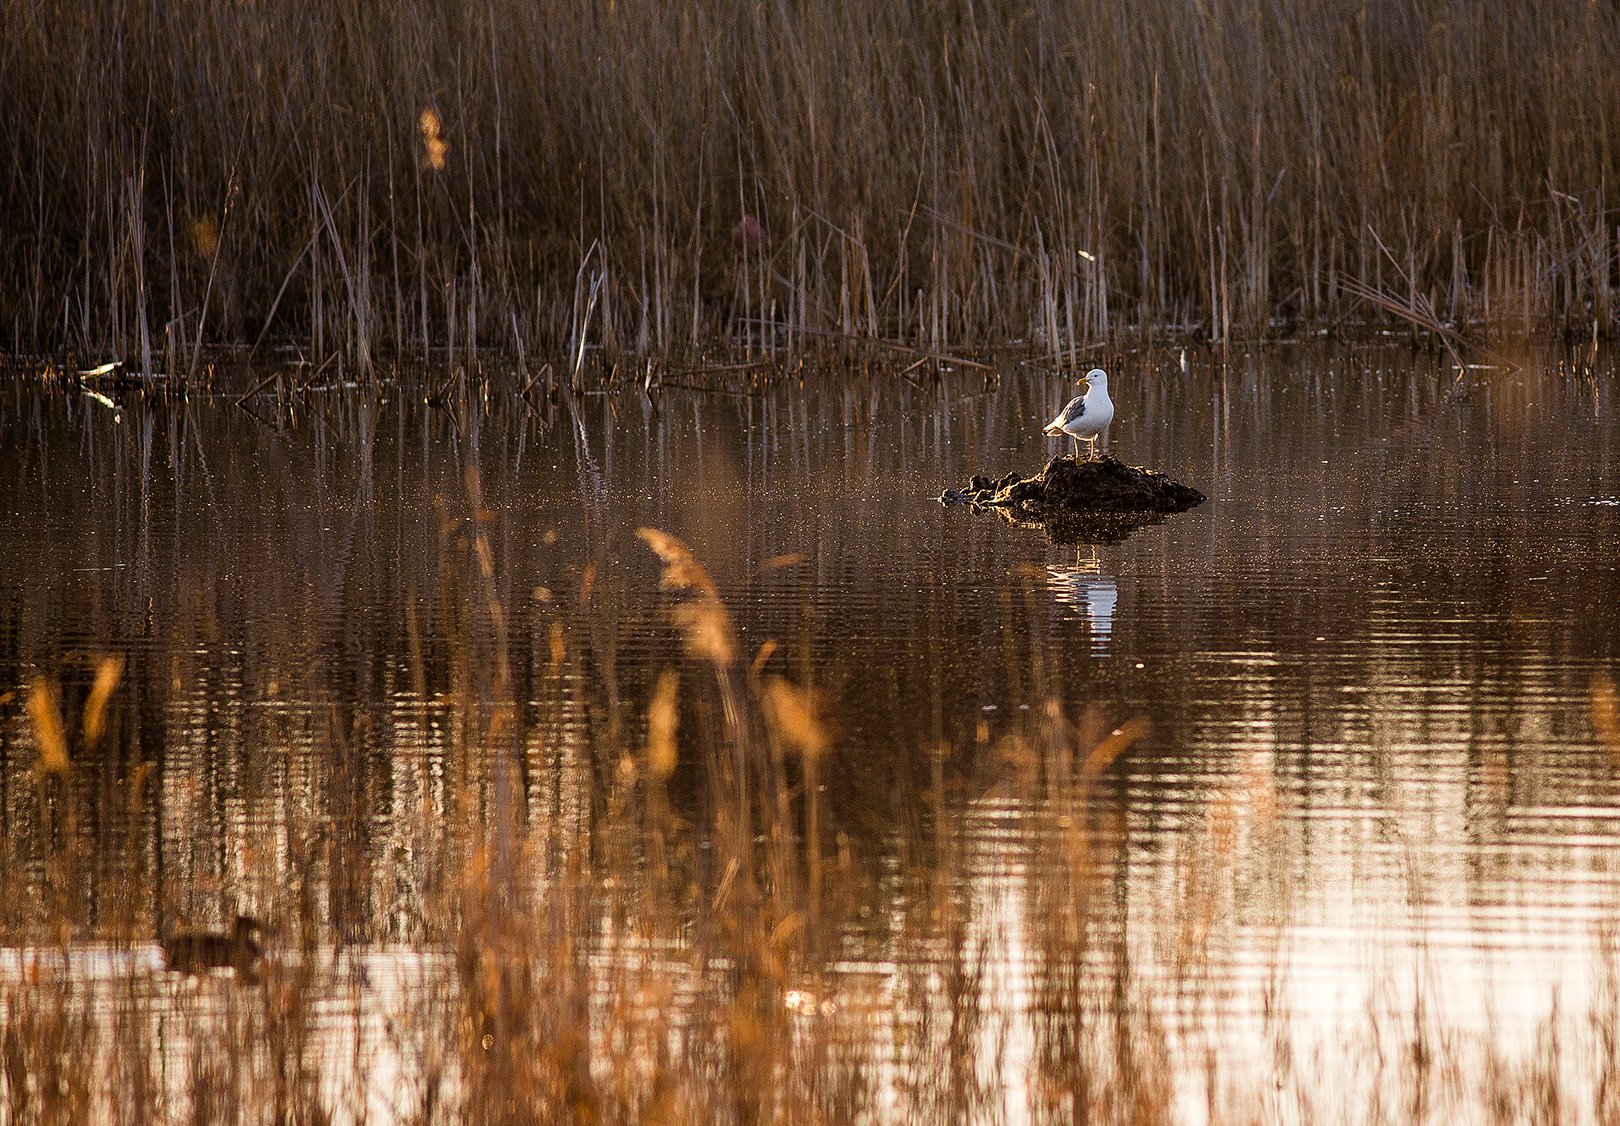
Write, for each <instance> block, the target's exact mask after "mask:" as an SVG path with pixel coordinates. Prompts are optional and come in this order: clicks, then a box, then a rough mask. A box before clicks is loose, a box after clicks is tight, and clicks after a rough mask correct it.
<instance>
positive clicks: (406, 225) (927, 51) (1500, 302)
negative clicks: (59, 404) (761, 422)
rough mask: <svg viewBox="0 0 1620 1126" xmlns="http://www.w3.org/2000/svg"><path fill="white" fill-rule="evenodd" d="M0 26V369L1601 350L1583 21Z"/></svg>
mask: <svg viewBox="0 0 1620 1126" xmlns="http://www.w3.org/2000/svg"><path fill="white" fill-rule="evenodd" d="M0 14H3V18H0V29H3V30H0V82H3V89H4V92H5V111H4V114H3V115H0V154H3V156H4V161H3V164H0V247H3V248H4V253H0V339H4V340H6V341H8V342H9V343H8V345H7V346H8V347H9V348H11V349H24V348H36V349H64V348H67V349H77V350H81V351H84V352H89V353H95V354H97V355H98V356H104V355H105V354H106V352H107V351H109V350H110V351H113V352H116V353H118V354H120V355H122V356H124V357H125V358H126V359H128V360H129V361H130V362H131V363H132V364H133V363H134V362H136V361H137V360H138V361H139V363H140V365H141V368H142V370H143V371H146V372H151V371H155V370H160V369H161V370H163V371H166V372H170V373H179V374H195V373H196V372H197V370H198V360H197V357H198V355H199V354H200V348H201V346H203V345H205V344H211V343H225V344H254V343H259V342H263V341H276V340H286V341H291V342H294V343H296V344H297V345H298V346H299V347H300V348H303V349H305V350H307V351H308V352H309V353H312V354H313V355H315V356H316V357H323V356H332V355H337V356H342V357H344V358H345V359H346V360H347V361H349V362H352V363H354V364H357V365H359V366H360V367H361V368H365V367H367V366H369V365H371V364H373V363H375V362H376V359H377V357H379V356H381V355H383V354H385V353H387V352H390V351H395V352H421V351H423V350H432V351H435V352H448V353H450V354H459V353H465V352H472V351H475V350H477V349H479V348H491V347H493V348H498V349H503V350H507V351H508V352H510V353H512V354H516V355H520V356H526V357H535V358H536V359H537V363H538V361H539V360H547V359H549V360H551V361H553V362H554V363H556V364H557V368H558V370H560V371H576V372H577V371H578V370H579V369H581V368H582V367H585V366H591V367H594V366H595V365H596V364H597V363H598V362H601V363H602V364H603V365H604V370H608V369H610V368H611V366H612V365H613V364H615V363H617V364H625V363H631V362H635V361H638V360H643V359H646V358H659V359H664V360H667V359H669V358H671V357H678V356H682V355H685V354H688V353H691V352H695V351H698V350H701V349H706V348H713V347H715V346H717V345H726V346H735V347H736V348H738V349H740V350H742V351H744V352H755V351H758V350H761V349H764V350H770V351H782V350H788V351H791V350H793V349H796V348H800V347H806V348H808V347H824V346H825V345H826V344H827V342H828V341H833V342H837V341H842V340H848V339H852V338H858V339H869V340H884V341H888V342H890V343H896V344H903V345H905V346H906V347H908V348H912V349H918V350H921V351H922V352H923V353H924V354H938V353H941V352H945V351H947V350H950V349H958V348H963V347H971V346H976V345H990V344H1001V343H1005V342H1008V341H1025V342H1029V343H1031V344H1033V345H1036V346H1039V347H1042V348H1046V349H1050V350H1053V351H1058V350H1063V349H1067V348H1072V347H1077V346H1081V345H1083V344H1085V343H1086V342H1088V341H1094V340H1097V339H1100V338H1106V337H1108V336H1109V335H1110V334H1112V333H1116V332H1118V331H1120V330H1121V329H1122V328H1125V327H1126V326H1138V327H1140V328H1142V329H1144V330H1147V331H1150V332H1154V331H1158V330H1160V329H1164V328H1166V327H1170V328H1176V327H1179V328H1182V329H1190V330H1194V331H1197V332H1199V333H1201V334H1203V335H1205V336H1207V337H1211V338H1219V339H1226V338H1228V337H1229V336H1232V335H1234V334H1250V335H1254V334H1266V333H1270V332H1276V331H1279V330H1284V329H1286V328H1287V327H1288V326H1292V325H1316V326H1328V327H1332V326H1337V325H1341V324H1342V323H1343V322H1344V320H1345V319H1346V318H1348V317H1356V316H1361V315H1364V314H1368V315H1377V314H1379V313H1380V312H1388V311H1389V310H1390V309H1391V308H1394V309H1396V310H1412V311H1417V312H1418V313H1420V314H1421V317H1418V318H1415V319H1414V323H1416V321H1417V320H1423V321H1434V322H1436V323H1438V324H1441V325H1443V326H1446V327H1447V330H1448V331H1455V330H1459V329H1466V328H1468V327H1470V326H1480V325H1485V326H1489V328H1490V330H1491V331H1492V332H1507V333H1514V334H1518V333H1524V332H1531V331H1538V330H1545V329H1561V330H1563V331H1564V332H1566V333H1569V334H1574V335H1576V336H1579V337H1581V338H1586V337H1588V336H1591V335H1593V334H1597V335H1603V336H1607V335H1609V334H1610V333H1611V332H1612V331H1613V328H1614V323H1615V321H1614V318H1615V288H1616V285H1617V284H1620V277H1617V262H1616V258H1617V249H1620V244H1617V236H1616V230H1617V226H1616V221H1615V213H1616V212H1615V205H1613V204H1610V203H1609V202H1608V196H1607V192H1608V191H1609V190H1610V187H1609V186H1610V185H1612V184H1615V183H1620V150H1617V147H1616V144H1615V142H1614V137H1615V136H1616V129H1615V125H1616V122H1617V121H1620V78H1617V77H1616V71H1615V68H1614V67H1613V60H1614V58H1616V57H1617V56H1620V14H1617V13H1616V11H1615V9H1614V7H1613V6H1612V5H1608V4H1589V3H1579V2H1574V0H1566V2H1559V0H1538V2H1536V3H1530V4H1519V5H1500V4H1493V3H1486V2H1484V0H1468V2H1463V3H1446V4H1442V3H1434V2H1428V0H1402V2H1399V3H1392V4H1380V5H1375V6H1370V7H1369V6H1365V5H1355V4H1348V5H1333V4H1328V5H1320V4H1314V5H1313V4H1281V5H1275V4H1274V5H1260V6H1255V5H1251V4H1240V3H1236V2H1233V0H1216V2H1214V3H1207V4H1185V3H1160V4H1149V5H1114V6H1109V5H1091V4H1081V5H1073V4H1057V3H1048V2H1046V0H1042V2H1039V3H1036V4H1034V5H1012V6H998V5H984V4H968V3H947V4H945V5H943V6H941V5H937V4H911V3H889V4H882V5H854V6H851V5H834V4H824V3H810V4H808V5H789V4H783V3H777V2H767V3H758V4H755V3H746V4H745V3H737V2H735V0H701V2H699V3H696V4H680V5H668V4H663V3H653V2H648V0H614V2H613V3H609V4H605V5H604V4H596V3H592V4H562V5H554V6H552V7H549V8H547V9H545V10H544V11H543V12H542V11H537V10H536V9H534V8H533V7H532V6H531V5H526V4H520V3H514V2H512V0H491V2H489V3H485V4H480V5H473V6H471V7H467V6H458V5H443V4H429V3H425V2H422V0H404V2H403V3H399V4H391V5H387V6H384V7H381V8H374V7H369V6H366V5H359V6H355V5H340V4H324V5H323V4H315V5H304V6H302V7H300V8H298V9H297V10H296V11H290V10H288V9H287V8H286V6H285V5H281V4H275V3H268V2H265V0H248V2H246V3H241V4H232V5H226V6H221V5H218V4H212V3H206V2H203V0H180V2H178V3H171V4H140V3H137V4H128V5H107V4H103V3H91V2H84V0H76V2H70V3H64V4H35V3H28V2H23V0H8V2H7V3H6V4H5V6H4V9H3V13H0ZM1368 294H1372V295H1376V297H1375V299H1372V300H1370V301H1369V300H1368V299H1367V295H1368ZM565 365H566V366H565Z"/></svg>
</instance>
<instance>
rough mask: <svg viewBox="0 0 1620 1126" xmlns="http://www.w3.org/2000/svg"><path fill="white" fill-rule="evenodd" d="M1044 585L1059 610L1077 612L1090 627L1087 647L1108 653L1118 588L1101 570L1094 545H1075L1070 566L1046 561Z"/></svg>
mask: <svg viewBox="0 0 1620 1126" xmlns="http://www.w3.org/2000/svg"><path fill="white" fill-rule="evenodd" d="M1046 576H1047V579H1046V581H1047V584H1048V585H1049V586H1050V587H1051V590H1052V598H1053V599H1054V600H1055V601H1056V602H1057V604H1058V606H1059V607H1060V608H1062V609H1065V610H1068V611H1069V612H1071V613H1073V614H1075V615H1077V616H1078V617H1079V618H1080V620H1081V621H1083V622H1085V623H1086V625H1087V626H1089V627H1090V630H1091V648H1092V651H1093V652H1094V653H1096V654H1097V655H1098V656H1103V657H1106V656H1107V655H1108V642H1109V640H1110V638H1111V637H1112V636H1113V632H1114V606H1115V605H1116V604H1117V603H1118V602H1119V587H1118V585H1117V584H1115V582H1114V576H1112V575H1105V574H1103V573H1102V560H1101V559H1100V558H1099V557H1098V554H1097V548H1096V546H1095V545H1092V546H1091V547H1089V548H1077V549H1076V550H1075V560H1074V565H1073V566H1058V565H1057V564H1055V563H1049V564H1047V567H1046Z"/></svg>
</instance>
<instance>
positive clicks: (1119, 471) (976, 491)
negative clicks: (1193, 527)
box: [939, 457, 1208, 541]
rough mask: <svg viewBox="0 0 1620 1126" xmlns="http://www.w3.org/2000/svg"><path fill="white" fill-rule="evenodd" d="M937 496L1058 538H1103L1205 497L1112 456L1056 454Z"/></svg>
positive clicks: (1123, 533)
mask: <svg viewBox="0 0 1620 1126" xmlns="http://www.w3.org/2000/svg"><path fill="white" fill-rule="evenodd" d="M939 499H940V500H941V501H942V502H944V503H945V504H967V505H971V506H973V507H974V508H976V509H977V508H989V509H994V510H996V511H998V512H1000V513H1001V514H1002V515H1004V516H1006V517H1007V518H1008V519H1010V520H1013V521H1015V522H1016V523H1019V524H1039V525H1043V526H1045V527H1046V528H1047V530H1048V531H1050V532H1052V533H1053V535H1054V537H1055V538H1059V539H1063V540H1101V541H1108V540H1120V539H1124V538H1125V536H1127V535H1129V534H1130V533H1131V532H1133V531H1135V530H1136V529H1137V528H1139V527H1142V526H1144V525H1146V524H1154V523H1157V522H1158V521H1160V520H1162V519H1163V518H1164V517H1165V516H1167V515H1170V514H1171V513H1176V512H1185V511H1186V510H1187V509H1189V508H1195V507H1197V506H1198V505H1200V504H1203V503H1204V501H1205V500H1207V499H1208V498H1207V497H1205V496H1204V494H1203V493H1201V492H1199V491H1198V490H1197V489H1195V488H1193V487H1192V486H1191V485H1184V484H1182V483H1181V482H1180V481H1176V480H1174V479H1172V478H1170V477H1166V476H1165V475H1164V474H1163V473H1158V472H1155V471H1154V470H1151V469H1143V468H1142V467H1141V466H1136V465H1126V464H1125V463H1124V462H1122V461H1120V460H1118V459H1117V458H1113V457H1101V458H1092V459H1088V460H1086V461H1077V460H1076V459H1074V458H1072V457H1058V458H1053V459H1052V461H1050V462H1048V463H1047V466H1046V468H1045V469H1043V470H1041V472H1040V473H1038V474H1036V475H1035V476H1033V477H1023V476H1020V475H1019V474H1017V473H1008V474H1007V475H1006V476H1005V477H1001V478H999V479H995V480H993V479H991V478H989V477H987V476H985V475H983V474H978V475H975V476H974V477H973V479H972V480H971V481H969V482H968V483H967V486H966V488H962V489H946V490H945V491H944V492H943V493H942V494H940V498H939Z"/></svg>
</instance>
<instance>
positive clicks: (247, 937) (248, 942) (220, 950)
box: [162, 915, 264, 980]
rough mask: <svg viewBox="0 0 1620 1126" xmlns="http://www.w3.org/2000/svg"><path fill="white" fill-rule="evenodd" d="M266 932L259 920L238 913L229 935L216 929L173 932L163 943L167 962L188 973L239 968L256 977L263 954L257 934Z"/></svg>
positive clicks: (239, 973)
mask: <svg viewBox="0 0 1620 1126" xmlns="http://www.w3.org/2000/svg"><path fill="white" fill-rule="evenodd" d="M263 931H264V926H263V924H261V923H260V922H259V920H257V919H255V918H253V917H252V916H250V915H238V916H237V917H236V925H235V927H234V928H233V929H232V930H231V933H229V934H219V933H217V932H212V931H193V932H191V933H189V934H171V935H170V936H169V937H168V938H165V939H164V940H163V942H162V947H163V964H164V966H166V967H167V968H168V969H171V970H174V971H175V972H177V973H185V974H200V973H206V972H207V971H209V970H235V971H236V976H237V977H239V978H242V979H244V980H252V979H253V978H254V977H255V975H256V974H257V971H258V968H259V959H260V958H261V957H262V955H263V952H262V951H261V950H260V949H259V941H258V937H257V936H258V935H259V934H261V933H263Z"/></svg>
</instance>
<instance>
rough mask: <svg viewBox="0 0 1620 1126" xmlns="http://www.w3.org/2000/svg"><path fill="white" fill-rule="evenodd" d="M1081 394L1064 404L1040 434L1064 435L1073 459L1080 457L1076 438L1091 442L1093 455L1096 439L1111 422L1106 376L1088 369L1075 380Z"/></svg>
mask: <svg viewBox="0 0 1620 1126" xmlns="http://www.w3.org/2000/svg"><path fill="white" fill-rule="evenodd" d="M1078 385H1079V386H1081V387H1084V388H1085V392H1084V393H1083V394H1080V395H1076V396H1075V397H1074V398H1072V399H1070V400H1069V401H1068V403H1066V404H1065V405H1064V407H1063V409H1062V410H1060V411H1058V413H1057V417H1056V418H1054V419H1053V420H1052V421H1051V422H1049V423H1047V424H1046V429H1045V430H1043V431H1042V433H1043V434H1067V435H1068V436H1069V437H1070V438H1073V439H1074V456H1075V457H1076V458H1078V457H1079V456H1080V439H1081V438H1084V439H1085V440H1086V441H1088V442H1090V443H1091V453H1092V456H1093V457H1095V456H1096V454H1097V438H1098V437H1099V436H1100V435H1101V434H1102V432H1103V431H1105V430H1107V429H1108V424H1109V423H1110V422H1112V421H1114V400H1112V399H1110V398H1109V397H1108V373H1107V372H1106V371H1104V370H1103V369H1102V368H1092V369H1091V370H1090V371H1088V372H1086V377H1085V378H1084V379H1082V380H1080V381H1079V383H1078Z"/></svg>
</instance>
